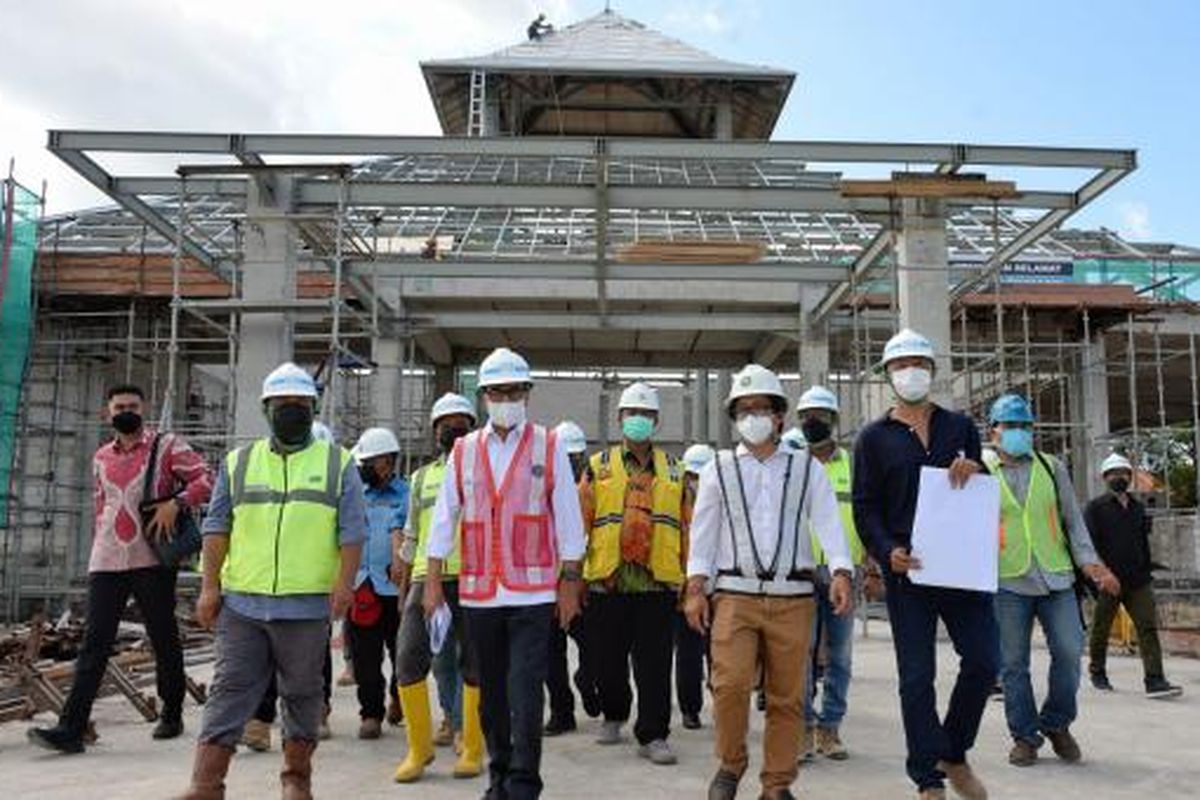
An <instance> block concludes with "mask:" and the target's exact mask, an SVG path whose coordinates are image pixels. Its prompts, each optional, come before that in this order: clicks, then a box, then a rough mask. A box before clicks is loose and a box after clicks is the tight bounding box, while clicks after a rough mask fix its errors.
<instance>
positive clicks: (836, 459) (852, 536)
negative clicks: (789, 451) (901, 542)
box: [812, 447, 867, 566]
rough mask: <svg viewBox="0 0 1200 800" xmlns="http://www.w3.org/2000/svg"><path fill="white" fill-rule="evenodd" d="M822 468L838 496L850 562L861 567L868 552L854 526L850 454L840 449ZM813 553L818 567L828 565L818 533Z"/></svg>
mask: <svg viewBox="0 0 1200 800" xmlns="http://www.w3.org/2000/svg"><path fill="white" fill-rule="evenodd" d="M822 466H824V467H825V474H826V475H827V476H829V482H830V483H831V484H833V491H834V492H835V493H836V494H837V501H838V511H839V512H840V513H841V517H842V530H843V531H845V533H846V542H847V543H848V544H849V545H850V560H851V561H852V562H853V563H854V564H855V565H861V564H862V563H863V560H864V559H865V558H866V552H867V551H866V548H864V547H863V543H862V539H860V538H859V536H858V528H856V527H855V526H854V503H853V502H852V500H853V498H852V496H851V493H852V492H853V488H854V483H853V480H852V477H851V474H850V454H849V453H847V452H846V450H845V448H842V447H839V448H838V449H837V452H836V453H834V455H833V458H831V459H829V460H828V461H826V462H825V463H824V464H823V465H822ZM812 551H813V561H814V563H816V564H817V565H818V566H820V565H822V564H824V563H826V561H825V551H824V550H823V549H822V548H821V541H820V539H818V538H817V532H816V531H813V532H812Z"/></svg>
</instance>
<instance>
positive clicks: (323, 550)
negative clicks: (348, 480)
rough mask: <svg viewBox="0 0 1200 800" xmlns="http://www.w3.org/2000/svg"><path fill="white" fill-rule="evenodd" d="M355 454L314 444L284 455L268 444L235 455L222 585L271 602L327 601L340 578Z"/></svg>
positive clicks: (229, 462) (230, 460) (230, 465)
mask: <svg viewBox="0 0 1200 800" xmlns="http://www.w3.org/2000/svg"><path fill="white" fill-rule="evenodd" d="M348 463H350V453H349V452H347V451H346V450H343V449H342V448H340V447H338V446H337V445H331V444H328V443H326V442H318V441H313V442H311V443H310V444H309V445H308V447H306V448H304V449H303V450H301V451H299V452H296V453H290V454H288V455H286V456H285V455H281V454H279V453H276V452H275V451H273V450H272V449H271V443H270V440H268V439H259V440H258V441H256V442H254V443H253V444H251V445H249V446H247V447H242V448H239V449H237V450H234V451H233V452H231V453H229V454H228V455H227V456H226V457H225V469H226V474H227V475H229V476H230V478H229V488H230V495H231V499H232V503H233V524H232V525H231V526H230V531H229V554H228V555H227V556H226V558H225V564H224V566H223V567H222V569H221V585H222V586H223V587H224V588H226V589H229V590H231V591H235V592H245V593H247V594H265V595H292V594H325V593H327V592H329V590H330V589H332V588H333V584H334V581H335V580H336V578H337V571H338V566H339V564H340V554H339V548H338V524H337V523H338V498H339V497H340V496H341V492H342V471H343V470H344V469H345V468H346V465H347V464H348Z"/></svg>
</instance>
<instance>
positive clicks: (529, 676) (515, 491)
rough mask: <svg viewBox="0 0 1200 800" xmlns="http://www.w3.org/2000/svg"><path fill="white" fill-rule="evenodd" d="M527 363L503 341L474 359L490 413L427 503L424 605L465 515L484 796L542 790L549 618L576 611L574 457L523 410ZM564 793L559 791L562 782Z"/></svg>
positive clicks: (465, 577) (579, 528)
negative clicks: (485, 774) (477, 360)
mask: <svg viewBox="0 0 1200 800" xmlns="http://www.w3.org/2000/svg"><path fill="white" fill-rule="evenodd" d="M532 387H533V377H532V376H531V375H530V370H529V363H528V362H527V361H525V359H524V358H522V357H521V356H520V355H518V354H517V353H514V352H513V351H511V350H509V349H508V348H505V347H501V348H499V349H497V350H495V351H493V352H492V353H491V354H489V355H488V357H487V358H485V359H484V360H483V363H481V364H480V365H479V388H480V391H481V392H482V393H483V395H484V397H485V399H486V400H487V410H488V417H489V419H488V423H487V425H485V426H484V427H483V428H482V429H480V430H477V431H474V432H472V433H469V434H467V435H466V436H464V437H463V438H462V439H459V440H458V442H457V443H456V444H455V446H454V450H453V452H452V453H451V454H450V458H449V460H448V461H447V463H446V477H445V479H444V480H443V481H442V487H441V489H440V490H439V492H438V497H437V504H436V505H435V506H434V509H433V530H432V533H431V534H430V541H429V550H428V554H429V571H428V574H427V575H426V576H425V599H424V607H425V613H426V615H427V616H429V615H432V614H433V613H434V611H435V610H437V609H438V608H439V607H440V606H441V604H442V602H443V600H444V594H443V592H442V571H443V568H444V564H445V561H446V558H447V556H449V554H450V552H451V550H452V549H453V546H454V542H455V539H456V537H455V531H456V522H457V521H458V520H459V519H460V516H461V523H462V535H461V548H462V569H461V571H460V573H459V581H458V586H459V598H460V600H461V602H462V605H463V617H464V619H465V620H466V628H467V636H469V637H470V639H471V645H472V647H473V648H474V651H475V654H476V657H477V660H478V666H479V688H480V694H481V696H480V709H481V717H482V721H483V733H484V736H485V738H486V739H487V750H488V756H489V758H490V763H489V765H488V771H489V788H488V794H487V796H488V797H491V798H506V799H507V800H530V798H536V797H538V796H540V795H541V792H542V777H541V760H542V711H543V708H544V702H545V697H544V690H543V684H544V683H545V681H546V661H547V657H548V655H549V650H550V645H549V633H550V620H551V619H552V618H553V617H554V616H555V615H556V614H557V617H558V622H559V625H560V626H562V627H564V628H565V627H567V626H569V625H570V623H571V620H572V619H574V618H575V616H576V615H577V614H578V613H579V602H580V599H579V594H580V589H581V585H582V583H581V582H582V577H583V576H582V574H581V572H580V569H579V559H580V558H582V557H583V553H584V548H585V542H584V537H583V518H582V516H581V513H580V510H579V493H578V491H577V490H576V488H575V484H574V482H573V481H572V480H571V479H570V475H571V462H570V460H569V459H568V458H567V452H566V450H565V449H563V448H562V447H560V446H559V445H558V442H557V438H558V437H557V436H556V435H555V434H554V432H553V431H549V430H547V429H546V428H544V427H542V426H541V425H536V424H533V423H531V422H528V421H527V416H528V408H527V403H528V399H529V392H530V389H531V388H532ZM560 793H561V792H560Z"/></svg>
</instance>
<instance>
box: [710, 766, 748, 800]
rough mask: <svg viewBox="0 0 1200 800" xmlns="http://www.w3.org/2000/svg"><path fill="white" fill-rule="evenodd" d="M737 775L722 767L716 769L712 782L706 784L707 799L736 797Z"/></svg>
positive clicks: (731, 799)
mask: <svg viewBox="0 0 1200 800" xmlns="http://www.w3.org/2000/svg"><path fill="white" fill-rule="evenodd" d="M740 780H741V778H739V777H738V776H737V775H734V774H733V773H732V772H728V771H726V770H723V769H719V770H717V774H716V775H714V776H713V779H712V783H710V784H708V800H734V798H736V797H737V789H738V781H740Z"/></svg>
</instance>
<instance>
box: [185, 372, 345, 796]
mask: <svg viewBox="0 0 1200 800" xmlns="http://www.w3.org/2000/svg"><path fill="white" fill-rule="evenodd" d="M261 400H262V408H263V413H264V414H265V415H266V418H267V421H268V422H269V423H270V428H271V433H270V435H269V436H265V437H263V438H261V439H259V440H257V441H254V442H252V443H250V444H248V445H246V446H244V447H240V448H238V449H237V450H234V451H232V452H230V453H229V454H228V455H226V457H225V459H224V460H223V461H222V463H221V471H220V474H219V476H218V479H217V487H216V491H215V492H214V493H213V498H212V502H211V503H210V504H209V507H208V516H207V517H205V519H204V525H203V532H204V557H203V563H204V579H203V583H202V586H201V590H200V598H199V600H198V601H197V603H196V619H197V621H198V622H199V623H200V624H201V625H203V626H204V627H206V628H213V627H215V628H216V644H217V651H218V652H219V653H220V658H218V659H217V665H216V670H215V672H214V673H213V680H212V685H211V688H210V689H209V693H208V700H207V702H206V703H205V704H204V721H203V723H202V725H201V729H200V737H199V743H198V745H197V747H196V756H195V762H194V765H193V770H192V783H191V788H190V789H189V790H188V792H187V793H186V794H185V795H184V797H185V798H188V800H218V799H219V798H222V797H224V795H225V775H226V773H227V772H228V770H229V762H230V759H231V758H232V756H233V751H234V747H235V745H236V743H237V741H238V738H239V737H240V736H241V734H242V730H243V728H244V727H245V725H246V722H247V721H248V720H249V719H250V717H251V715H252V714H253V713H254V710H255V708H256V707H257V706H258V705H259V701H260V700H261V698H262V697H263V693H264V691H265V690H266V688H267V683H268V681H269V680H270V678H271V676H272V675H276V676H277V678H278V683H279V696H280V699H281V700H282V701H283V708H284V714H283V738H284V742H283V771H282V772H281V773H280V779H281V781H282V784H283V795H284V797H288V798H294V800H302V799H303V798H310V797H312V754H313V751H314V750H315V749H316V746H317V740H318V738H319V736H320V727H321V719H322V715H323V713H324V711H325V698H324V696H323V683H324V675H323V673H324V671H325V664H326V659H327V656H328V652H329V620H330V619H331V618H333V619H337V618H340V617H342V616H344V615H345V614H346V612H347V611H349V609H350V605H351V603H352V602H353V599H354V590H353V589H352V586H353V583H354V579H355V576H356V574H357V573H358V567H359V561H360V557H361V554H362V547H363V543H364V542H365V541H366V540H367V510H366V504H365V501H364V498H363V488H362V480H361V479H360V477H359V473H358V470H357V469H356V467H355V464H354V459H353V458H352V457H351V455H350V453H349V451H347V450H345V449H343V448H341V447H339V446H338V445H336V444H334V443H332V442H323V441H317V440H316V439H315V438H314V437H313V432H312V426H313V414H314V412H315V410H316V405H317V386H316V383H315V382H314V381H313V379H312V376H310V375H309V374H308V372H306V371H305V370H304V369H302V368H300V367H298V366H296V365H295V364H291V363H287V364H283V365H281V366H279V367H277V368H276V369H275V370H273V371H272V372H271V374H269V375H268V376H267V377H266V379H265V380H264V381H263V388H262V394H261Z"/></svg>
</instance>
